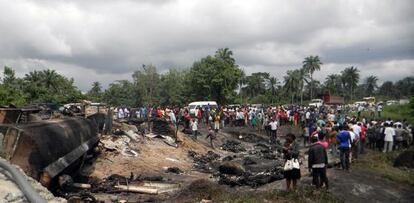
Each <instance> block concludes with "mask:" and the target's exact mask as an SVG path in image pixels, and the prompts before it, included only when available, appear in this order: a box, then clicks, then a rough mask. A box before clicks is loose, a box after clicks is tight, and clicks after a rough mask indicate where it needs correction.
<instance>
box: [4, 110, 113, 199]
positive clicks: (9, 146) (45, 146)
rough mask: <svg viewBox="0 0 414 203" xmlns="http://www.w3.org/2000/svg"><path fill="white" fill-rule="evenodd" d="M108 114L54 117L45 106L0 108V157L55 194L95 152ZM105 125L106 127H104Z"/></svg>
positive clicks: (51, 111) (98, 112)
mask: <svg viewBox="0 0 414 203" xmlns="http://www.w3.org/2000/svg"><path fill="white" fill-rule="evenodd" d="M107 117H108V116H107V113H101V112H100V111H99V107H98V111H97V112H95V113H89V114H83V115H79V116H73V117H69V116H57V117H56V118H55V116H54V115H53V110H51V109H48V108H47V105H39V106H37V107H29V108H13V107H11V108H10V107H8V108H0V157H1V158H3V159H5V160H6V161H8V162H9V163H11V164H13V165H17V166H18V167H19V168H21V169H22V171H23V172H24V173H25V174H27V175H28V176H30V177H32V178H34V179H35V180H37V181H39V182H40V183H41V184H42V185H43V186H45V187H47V188H49V189H50V190H52V191H54V190H55V189H56V188H57V187H59V183H58V182H59V181H58V179H59V178H58V177H59V176H61V175H65V174H70V175H75V174H76V173H77V172H78V171H79V170H80V168H81V167H82V164H83V162H84V161H85V159H86V158H88V157H89V156H91V155H92V154H93V153H95V152H96V151H95V150H96V147H97V145H98V143H99V133H101V132H103V131H104V130H108V129H104V126H105V122H107V123H108V121H107ZM107 126H108V125H107Z"/></svg>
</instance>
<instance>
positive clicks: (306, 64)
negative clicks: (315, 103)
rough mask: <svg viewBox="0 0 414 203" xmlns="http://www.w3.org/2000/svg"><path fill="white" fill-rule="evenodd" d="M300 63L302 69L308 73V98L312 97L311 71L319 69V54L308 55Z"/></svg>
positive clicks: (320, 63)
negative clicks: (309, 83)
mask: <svg viewBox="0 0 414 203" xmlns="http://www.w3.org/2000/svg"><path fill="white" fill-rule="evenodd" d="M302 63H303V69H304V70H305V71H306V72H307V73H309V75H310V80H311V81H310V82H311V88H310V99H313V73H314V72H315V71H317V70H320V69H321V65H322V62H321V61H320V59H319V56H308V57H306V58H305V60H304V61H303V62H302Z"/></svg>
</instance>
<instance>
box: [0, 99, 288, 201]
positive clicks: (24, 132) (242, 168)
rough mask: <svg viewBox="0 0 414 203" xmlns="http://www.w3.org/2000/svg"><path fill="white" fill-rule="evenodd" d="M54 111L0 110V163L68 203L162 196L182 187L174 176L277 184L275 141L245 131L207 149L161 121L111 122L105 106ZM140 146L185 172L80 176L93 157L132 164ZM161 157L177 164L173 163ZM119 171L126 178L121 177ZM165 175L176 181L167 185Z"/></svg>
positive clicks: (279, 163)
mask: <svg viewBox="0 0 414 203" xmlns="http://www.w3.org/2000/svg"><path fill="white" fill-rule="evenodd" d="M55 112H56V111H54V110H51V109H50V108H48V105H41V106H40V107H30V108H0V157H2V158H3V159H5V160H7V161H8V162H10V163H11V164H13V165H17V166H18V167H19V168H21V169H22V171H23V172H24V173H25V174H26V175H27V176H30V177H32V178H33V179H35V180H37V181H38V182H40V183H41V184H42V185H43V186H44V187H47V188H48V189H49V190H50V191H52V192H53V194H55V195H57V196H59V197H63V198H66V199H68V200H72V199H75V200H82V201H83V202H99V201H98V198H97V196H99V194H114V193H117V194H125V193H127V194H128V193H136V194H144V195H149V196H153V195H157V196H163V197H164V198H165V197H166V196H165V195H170V196H171V195H173V194H172V192H175V193H177V192H179V191H180V188H181V187H182V185H181V184H182V183H183V182H180V178H181V177H183V178H184V179H185V177H186V175H188V174H189V173H191V172H189V171H198V172H199V173H203V174H206V175H207V174H210V175H207V176H205V177H207V178H208V176H209V177H210V178H211V179H212V181H216V182H218V183H219V184H223V185H229V186H231V187H234V186H250V187H253V188H254V187H259V186H261V185H264V184H267V183H270V182H273V181H277V180H280V179H283V159H282V153H281V145H280V143H273V144H269V142H268V138H267V137H266V136H264V135H262V134H260V133H256V132H254V131H252V130H249V129H247V130H246V129H245V132H242V131H243V130H239V129H236V128H233V127H229V128H227V129H224V130H222V131H221V133H222V135H225V136H224V137H222V140H221V141H220V144H219V149H211V148H210V147H209V145H208V144H206V143H204V144H203V143H202V142H199V141H196V140H194V139H193V138H191V136H190V135H188V136H186V134H187V131H186V130H185V129H183V130H181V131H180V132H179V130H178V128H179V127H177V126H174V125H171V124H170V123H169V122H168V120H166V119H164V118H152V119H140V118H133V119H132V118H129V119H117V120H116V121H115V120H113V119H114V118H113V112H112V110H111V109H110V108H107V107H106V106H105V105H104V104H97V103H90V102H89V103H74V104H69V105H66V106H65V108H64V109H61V110H60V111H59V113H55ZM181 125H182V124H181ZM178 132H179V134H180V135H179V136H181V138H179V136H177V133H178ZM200 134H201V135H203V134H206V132H203V131H201V133H200ZM139 140H141V141H142V142H138V141H139ZM154 140H160V141H159V142H155V141H154ZM148 141H149V142H151V141H153V142H152V144H151V143H150V144H149V145H163V146H165V148H166V150H167V151H169V150H170V149H177V150H182V151H184V152H186V153H182V154H183V155H182V156H181V157H180V158H178V159H188V164H187V165H188V166H190V169H189V168H184V169H183V168H181V165H179V164H178V165H174V166H168V167H164V169H163V170H162V171H164V172H162V173H157V174H146V173H141V172H140V171H133V170H128V169H125V170H124V171H122V169H121V173H122V175H121V174H119V175H118V174H117V173H116V172H113V173H111V171H112V169H110V170H108V171H109V173H106V176H101V177H99V178H96V177H91V176H88V174H90V173H85V172H84V171H87V170H86V169H85V168H88V166H89V165H93V164H95V162H96V161H97V160H98V159H101V160H106V159H107V160H109V161H110V162H109V164H107V165H117V164H119V163H118V162H116V161H115V162H114V161H111V160H110V158H111V156H114V155H117V157H121V159H122V158H125V159H126V162H123V163H131V161H132V162H138V161H137V159H136V157H137V156H138V157H139V156H141V150H140V148H141V147H144V148H145V147H147V146H146V145H147V143H146V142H148ZM189 143H190V144H189ZM138 145H139V146H138ZM189 146H190V147H189ZM180 148H181V149H180ZM193 149H194V151H193ZM197 149H198V150H197ZM200 149H204V150H201V151H200ZM107 156H108V157H109V158H108V157H107ZM143 156H145V155H143ZM153 159H157V158H156V157H153ZM165 159H166V160H167V162H168V161H172V162H177V163H178V162H180V160H178V159H177V158H169V157H167V158H165ZM151 161H152V160H151ZM156 161H157V160H156ZM112 162H114V163H112ZM132 164H135V163H132ZM143 165H145V164H143ZM107 167H112V166H107ZM128 171H129V172H128ZM125 173H127V174H128V173H131V175H130V176H129V177H128V175H125ZM133 173H135V175H134V174H133ZM85 174H86V175H85ZM171 176H178V178H177V179H176V180H174V179H171ZM189 176H191V175H189ZM193 181H194V180H193ZM164 194H165V195H164ZM140 200H142V201H144V200H145V199H140Z"/></svg>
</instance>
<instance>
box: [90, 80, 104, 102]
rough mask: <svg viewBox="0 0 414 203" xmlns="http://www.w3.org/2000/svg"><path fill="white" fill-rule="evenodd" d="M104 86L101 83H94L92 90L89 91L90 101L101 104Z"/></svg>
mask: <svg viewBox="0 0 414 203" xmlns="http://www.w3.org/2000/svg"><path fill="white" fill-rule="evenodd" d="M102 94H103V92H102V85H101V83H100V82H98V81H95V82H93V83H92V88H91V89H90V90H89V91H88V93H87V96H88V97H89V99H91V100H92V101H95V102H100V101H101V99H102Z"/></svg>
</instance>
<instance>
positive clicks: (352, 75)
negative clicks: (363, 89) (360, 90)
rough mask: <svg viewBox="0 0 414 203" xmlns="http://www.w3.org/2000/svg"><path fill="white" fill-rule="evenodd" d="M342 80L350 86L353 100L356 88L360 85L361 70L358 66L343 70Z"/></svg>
mask: <svg viewBox="0 0 414 203" xmlns="http://www.w3.org/2000/svg"><path fill="white" fill-rule="evenodd" d="M341 74H342V82H343V84H344V86H345V88H349V89H350V90H351V101H352V100H353V97H354V90H355V88H356V87H357V85H358V82H359V70H358V68H356V67H354V66H351V67H348V68H345V69H344V70H343V71H342V72H341Z"/></svg>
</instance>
